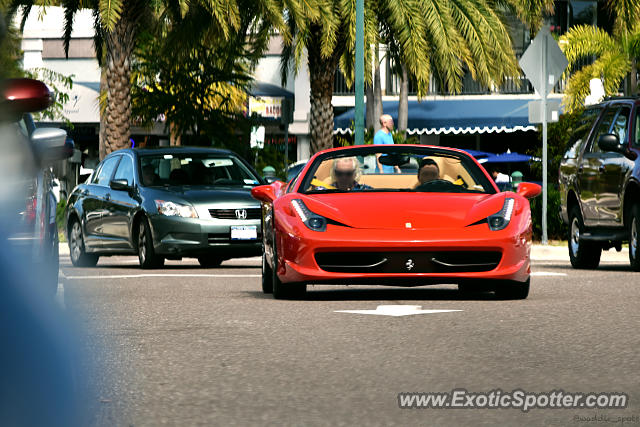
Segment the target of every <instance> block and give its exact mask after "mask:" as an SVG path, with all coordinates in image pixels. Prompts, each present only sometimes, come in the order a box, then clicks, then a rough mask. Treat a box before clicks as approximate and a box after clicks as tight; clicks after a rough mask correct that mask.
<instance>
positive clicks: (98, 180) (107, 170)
mask: <svg viewBox="0 0 640 427" xmlns="http://www.w3.org/2000/svg"><path fill="white" fill-rule="evenodd" d="M118 160H120V156H117V157H111V158H109V159H107V160H105V161H104V162H102V164H101V165H100V169H99V170H98V172H97V173H96V174H95V175H94V177H93V180H91V183H92V184H96V185H104V186H107V185H109V179H110V178H111V175H112V174H113V170H114V169H115V167H116V165H117V164H118Z"/></svg>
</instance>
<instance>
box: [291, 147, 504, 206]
mask: <svg viewBox="0 0 640 427" xmlns="http://www.w3.org/2000/svg"><path fill="white" fill-rule="evenodd" d="M299 191H300V192H303V193H327V192H332V193H340V192H353V191H356V192H357V191H406V192H438V193H490V194H493V193H495V191H496V190H495V188H494V187H493V185H491V182H490V181H489V179H488V178H487V175H486V174H485V173H484V171H483V170H482V169H481V166H478V165H477V164H476V163H475V162H474V161H473V160H472V159H471V158H470V157H469V156H468V155H466V154H464V153H460V152H457V151H453V150H447V149H436V148H428V147H421V146H416V147H415V148H414V147H407V146H389V145H387V146H371V145H369V146H361V147H355V148H353V149H347V150H336V151H330V152H328V153H326V154H324V155H321V156H319V157H318V158H316V159H315V161H314V163H313V164H312V165H311V167H310V169H309V171H308V172H307V174H306V175H305V177H304V179H303V181H302V183H301V186H300V189H299Z"/></svg>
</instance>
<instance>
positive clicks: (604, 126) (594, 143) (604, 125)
mask: <svg viewBox="0 0 640 427" xmlns="http://www.w3.org/2000/svg"><path fill="white" fill-rule="evenodd" d="M618 111H620V107H616V106H613V107H610V108H608V109H607V111H605V112H604V115H603V116H602V119H601V120H600V123H598V128H597V129H596V132H595V134H594V135H593V138H592V139H591V142H590V143H589V147H588V150H586V151H588V152H591V153H600V152H601V150H600V147H599V146H598V139H600V137H601V136H602V135H606V134H608V133H609V132H610V129H611V125H612V124H613V120H614V119H615V117H616V114H617V113H618Z"/></svg>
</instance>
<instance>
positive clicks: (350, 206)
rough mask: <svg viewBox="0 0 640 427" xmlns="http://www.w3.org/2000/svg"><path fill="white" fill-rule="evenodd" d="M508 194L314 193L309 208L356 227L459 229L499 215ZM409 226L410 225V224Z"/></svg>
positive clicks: (305, 200) (306, 199) (306, 200)
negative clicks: (497, 213) (495, 214)
mask: <svg viewBox="0 0 640 427" xmlns="http://www.w3.org/2000/svg"><path fill="white" fill-rule="evenodd" d="M505 197H506V193H498V194H473V193H471V194H460V193H455V194H454V193H452V194H444V193H348V194H314V195H309V196H306V197H305V198H304V202H305V204H306V205H307V207H308V208H309V209H310V210H311V211H313V212H315V213H317V214H319V215H322V216H325V217H327V218H330V219H333V220H334V221H338V222H340V223H342V224H345V225H348V226H350V227H354V228H364V229H406V228H424V229H428V228H443V227H446V228H458V227H466V226H468V225H470V224H473V223H474V222H476V221H479V220H482V219H484V218H486V217H487V216H489V215H492V214H494V213H496V212H498V211H499V210H500V209H501V208H502V206H503V204H504V199H505ZM408 224H409V225H408Z"/></svg>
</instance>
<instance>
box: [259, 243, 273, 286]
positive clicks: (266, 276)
mask: <svg viewBox="0 0 640 427" xmlns="http://www.w3.org/2000/svg"><path fill="white" fill-rule="evenodd" d="M262 292H263V293H265V294H272V293H273V271H272V270H271V267H270V266H269V264H268V263H267V254H266V253H265V252H264V246H263V247H262Z"/></svg>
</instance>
